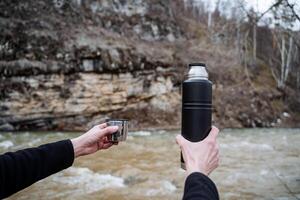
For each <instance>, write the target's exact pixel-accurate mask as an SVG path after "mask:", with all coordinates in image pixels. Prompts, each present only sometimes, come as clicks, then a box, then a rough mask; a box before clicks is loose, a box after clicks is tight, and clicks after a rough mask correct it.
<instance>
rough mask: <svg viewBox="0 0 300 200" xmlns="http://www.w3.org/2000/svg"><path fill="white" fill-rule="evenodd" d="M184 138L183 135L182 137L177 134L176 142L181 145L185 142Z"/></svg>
mask: <svg viewBox="0 0 300 200" xmlns="http://www.w3.org/2000/svg"><path fill="white" fill-rule="evenodd" d="M186 141H187V140H186V139H185V138H184V137H182V135H177V136H176V143H177V144H178V145H179V146H183V144H184V143H186Z"/></svg>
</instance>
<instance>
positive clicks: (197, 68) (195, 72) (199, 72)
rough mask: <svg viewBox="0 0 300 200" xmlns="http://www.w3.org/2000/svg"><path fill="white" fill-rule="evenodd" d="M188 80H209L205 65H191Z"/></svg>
mask: <svg viewBox="0 0 300 200" xmlns="http://www.w3.org/2000/svg"><path fill="white" fill-rule="evenodd" d="M188 79H205V80H207V79H208V73H207V71H206V65H205V63H191V64H189V72H188Z"/></svg>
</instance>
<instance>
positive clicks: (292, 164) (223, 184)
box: [0, 129, 300, 200]
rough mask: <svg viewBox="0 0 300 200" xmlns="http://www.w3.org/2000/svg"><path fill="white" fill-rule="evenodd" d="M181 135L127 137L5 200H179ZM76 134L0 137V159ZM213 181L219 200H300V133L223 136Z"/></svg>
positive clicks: (269, 131)
mask: <svg viewBox="0 0 300 200" xmlns="http://www.w3.org/2000/svg"><path fill="white" fill-rule="evenodd" d="M177 133H179V131H155V132H132V133H130V134H129V137H128V140H127V141H126V142H123V143H120V144H119V145H118V146H114V147H113V148H111V149H109V150H106V151H100V152H97V153H96V154H93V155H90V156H86V157H81V158H79V159H78V160H76V161H75V163H74V165H73V166H72V167H70V168H68V169H67V170H64V171H62V172H60V173H57V174H55V175H52V176H50V177H48V178H46V179H44V180H42V181H40V182H38V183H36V184H34V185H32V186H31V187H29V188H27V189H25V190H23V191H21V192H19V193H17V194H15V195H14V196H11V197H10V198H9V199H107V200H108V199H109V200H111V199H128V200H134V199H181V197H182V192H183V186H184V180H185V173H184V171H183V170H181V169H180V168H179V165H180V163H179V155H180V151H179V148H178V147H177V145H176V143H175V139H174V138H175V135H176V134H177ZM76 135H79V133H63V132H51V133H50V132H49V133H45V132H44V133H37V132H25V133H18V134H16V133H14V134H13V133H2V134H0V153H3V152H6V151H14V150H17V149H22V148H26V147H32V146H37V145H40V144H43V143H47V142H52V141H57V140H61V139H66V138H73V137H75V136H76ZM219 142H220V151H221V152H220V153H221V163H220V167H219V168H218V169H217V170H215V171H214V172H213V173H212V174H211V176H210V177H211V179H212V180H214V182H215V183H216V185H217V187H218V189H219V193H220V197H221V199H278V200H285V199H300V129H226V130H224V131H222V132H221V134H220V137H219Z"/></svg>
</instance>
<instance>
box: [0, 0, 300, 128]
mask: <svg viewBox="0 0 300 200" xmlns="http://www.w3.org/2000/svg"><path fill="white" fill-rule="evenodd" d="M179 2H180V1H158V0H157V1H156V0H147V1H131V0H129V1H123V0H114V1H97V0H89V1H80V0H76V1H75V0H72V1H71V0H69V1H68V0H53V1H46V0H43V1H33V0H28V1H11V0H9V1H8V0H4V1H1V2H0V91H1V92H0V130H28V129H39V130H83V129H86V128H87V127H90V126H92V125H93V124H97V123H99V122H102V121H104V119H105V118H107V117H112V118H128V119H130V126H131V128H134V129H140V128H153V127H155V128H157V127H160V128H162V127H163V128H178V127H180V109H181V105H180V104H181V95H180V83H181V81H182V80H183V78H184V73H185V70H186V66H187V64H188V63H190V62H195V61H205V62H206V63H207V64H208V71H209V73H210V79H211V80H212V81H213V82H214V88H213V89H214V114H213V119H214V122H215V124H217V125H218V126H221V127H272V126H294V127H295V126H299V121H300V120H299V119H300V116H299V106H298V105H299V99H298V96H299V94H297V93H295V92H294V91H293V90H287V91H282V90H278V89H277V88H276V84H275V81H274V80H273V79H272V76H271V72H270V71H268V70H267V69H265V68H264V67H263V66H261V68H260V70H258V71H256V72H255V73H256V74H255V76H251V71H250V72H248V71H247V70H246V69H245V68H244V67H242V66H240V65H239V62H238V61H237V57H238V55H237V53H236V52H235V51H234V49H228V48H227V46H226V45H224V44H222V42H220V43H218V44H215V45H212V44H211V43H209V42H207V41H206V40H205V39H203V38H201V37H200V38H195V37H194V35H193V34H195V32H197V33H198V32H199V31H200V30H201V27H200V26H199V25H197V24H195V23H196V22H195V21H193V20H192V19H190V18H189V17H187V16H184V15H180V14H182V13H181V12H180V10H181V9H184V7H183V5H182V4H180V3H179ZM195 27H197V30H194V29H195ZM249 73H250V78H249ZM297 99H298V100H297ZM287 100H288V101H287ZM287 102H288V103H287Z"/></svg>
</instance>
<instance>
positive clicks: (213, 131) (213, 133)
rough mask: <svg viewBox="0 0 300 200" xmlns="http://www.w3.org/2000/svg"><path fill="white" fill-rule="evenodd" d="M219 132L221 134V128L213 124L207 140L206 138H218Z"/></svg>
mask: <svg viewBox="0 0 300 200" xmlns="http://www.w3.org/2000/svg"><path fill="white" fill-rule="evenodd" d="M218 134H219V129H218V128H217V127H215V126H212V127H211V130H210V132H209V135H208V136H207V137H206V138H205V140H206V139H208V140H209V139H212V140H214V141H215V140H216V139H217V137H218Z"/></svg>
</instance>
